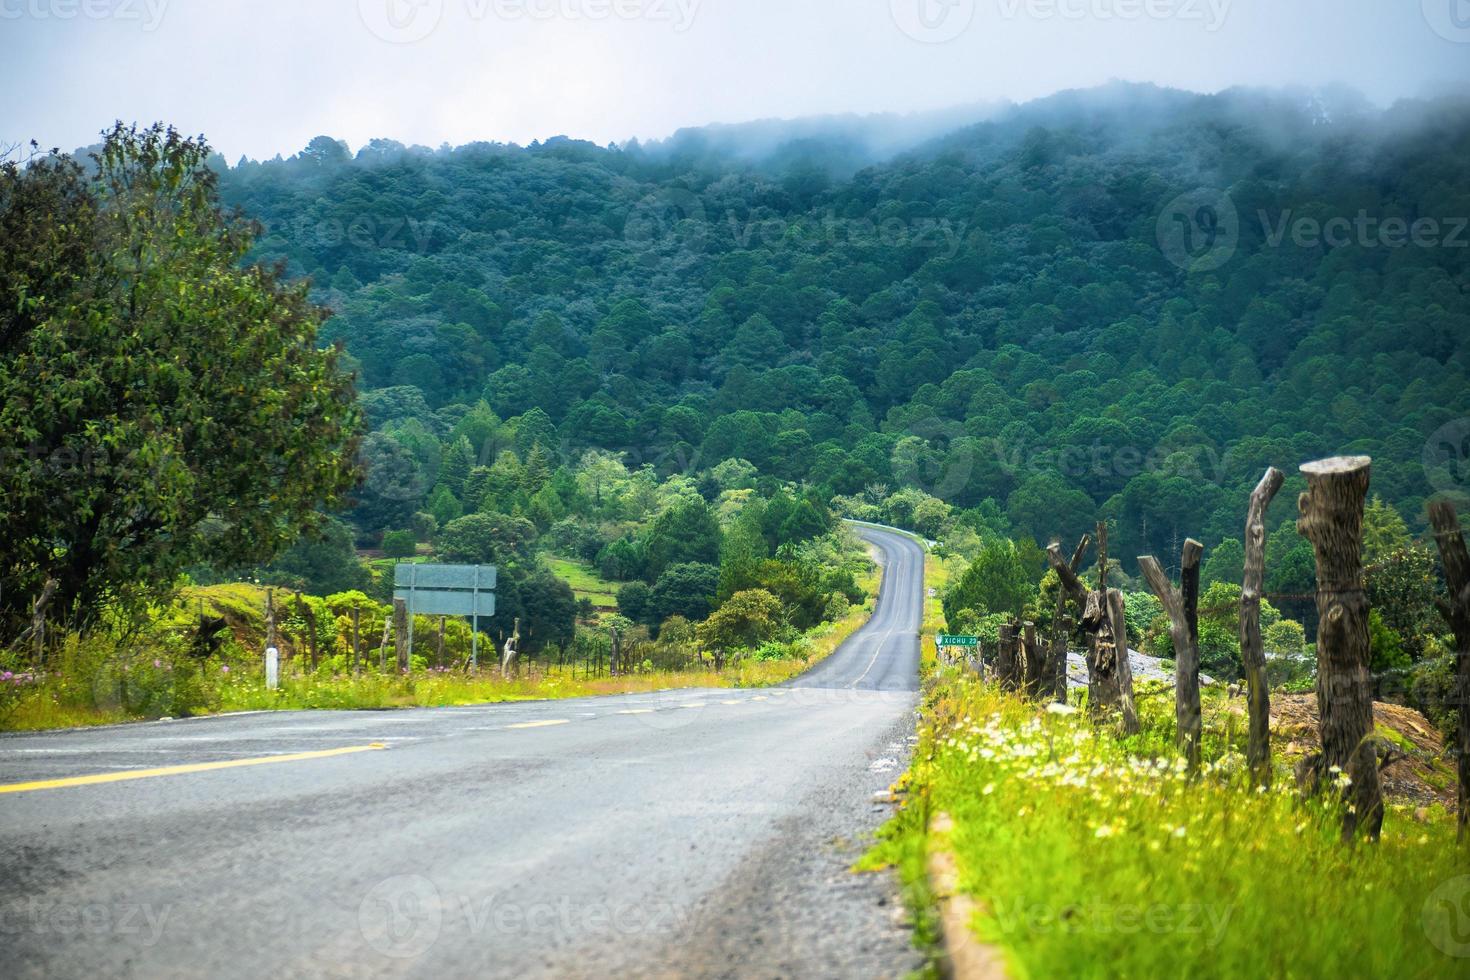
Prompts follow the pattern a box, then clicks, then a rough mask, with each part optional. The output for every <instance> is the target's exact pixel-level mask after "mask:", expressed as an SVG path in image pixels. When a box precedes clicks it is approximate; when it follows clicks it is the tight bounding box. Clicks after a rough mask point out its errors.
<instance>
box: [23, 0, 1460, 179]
mask: <svg viewBox="0 0 1470 980" xmlns="http://www.w3.org/2000/svg"><path fill="white" fill-rule="evenodd" d="M0 64H3V65H4V66H5V67H6V80H7V84H8V86H9V91H8V93H7V96H6V98H5V100H4V102H3V104H0V143H3V142H16V141H20V140H29V139H32V138H34V139H36V140H38V141H39V142H40V143H41V144H42V145H43V146H44V147H50V146H60V147H61V148H62V149H67V150H69V149H73V148H75V147H77V146H81V145H85V144H89V143H92V142H94V141H95V140H96V136H97V133H98V131H99V130H100V129H102V128H103V127H104V126H105V125H106V124H107V123H109V122H110V121H111V120H113V119H117V118H121V119H124V120H126V121H139V122H150V121H154V120H163V121H167V122H170V123H173V124H174V125H176V126H178V127H179V128H181V129H183V130H185V131H187V132H190V133H200V132H202V133H204V134H205V135H207V136H208V137H209V138H210V140H211V142H212V143H213V144H214V145H215V146H216V147H218V148H219V149H220V150H221V151H222V152H224V153H225V154H226V155H227V156H228V157H229V158H230V159H231V160H233V159H235V158H237V157H238V156H240V155H241V154H246V155H249V156H252V157H269V156H273V155H275V154H276V153H282V154H284V155H290V154H291V153H294V152H295V151H297V150H299V149H300V148H301V147H302V146H304V145H305V144H306V143H307V141H308V140H309V139H310V138H311V137H313V136H315V135H318V134H323V133H325V134H328V135H332V136H336V137H339V138H341V139H345V140H346V141H347V142H348V143H349V144H351V145H352V147H353V148H354V149H356V148H357V147H359V146H361V145H362V144H363V143H364V142H366V141H367V140H368V139H370V138H373V137H379V136H382V137H390V138H393V139H398V140H401V141H403V142H405V143H423V144H426V145H430V146H437V145H438V144H440V143H443V142H446V141H447V142H449V143H453V144H460V143H466V142H470V141H473V140H500V141H504V142H518V143H526V142H529V141H531V140H533V139H537V138H544V137H547V136H554V135H558V134H566V135H571V136H577V137H582V138H585V139H591V140H595V141H597V142H599V143H606V142H609V141H612V140H623V139H626V138H628V137H630V136H638V137H641V138H649V137H659V136H665V135H668V134H669V133H671V132H672V131H674V130H675V129H678V128H679V127H681V126H694V125H702V124H705V123H709V122H738V121H743V120H748V119H758V118H767V117H773V116H777V117H795V116H803V115H811V114H816V113H830V112H861V113H867V112H879V111H899V112H906V111H913V110H922V109H932V108H939V107H943V106H950V105H957V104H966V103H972V102H980V101H989V100H994V99H1012V100H1016V101H1023V100H1026V99H1030V98H1035V97H1037V96H1041V95H1046V94H1049V93H1051V92H1055V91H1057V90H1059V89H1064V88H1075V87H1079V86H1089V85H1095V84H1100V83H1103V82H1106V81H1108V80H1109V79H1113V78H1119V79H1127V80H1131V81H1152V82H1157V83H1159V84H1163V85H1170V86H1174V87H1178V88H1186V89H1192V90H1196V91H1217V90H1219V89H1221V88H1226V87H1229V86H1231V85H1239V84H1247V85H1293V84H1295V85H1311V86H1315V85H1323V84H1326V83H1330V82H1343V83H1347V84H1349V85H1352V86H1354V87H1356V88H1358V89H1359V90H1361V91H1362V92H1363V93H1364V94H1366V95H1367V96H1368V97H1369V98H1371V99H1372V100H1374V101H1375V102H1378V103H1388V102H1391V101H1392V100H1394V99H1395V98H1398V97H1401V96H1413V95H1419V94H1425V93H1426V92H1434V91H1440V90H1443V89H1444V88H1446V87H1451V86H1453V87H1459V88H1466V87H1470V0H0Z"/></svg>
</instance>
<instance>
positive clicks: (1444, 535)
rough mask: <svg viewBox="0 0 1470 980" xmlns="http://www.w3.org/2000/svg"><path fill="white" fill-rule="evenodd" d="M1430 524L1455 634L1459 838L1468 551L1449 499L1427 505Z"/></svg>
mask: <svg viewBox="0 0 1470 980" xmlns="http://www.w3.org/2000/svg"><path fill="white" fill-rule="evenodd" d="M1429 523H1430V526H1432V527H1433V528H1434V540H1435V542H1436V543H1437V544H1438V545H1439V555H1440V559H1441V561H1442V562H1443V564H1444V577H1445V584H1446V585H1447V586H1448V587H1449V599H1448V601H1439V602H1438V605H1439V611H1440V615H1442V616H1443V617H1444V619H1445V622H1447V623H1448V624H1449V626H1450V629H1451V630H1452V631H1453V632H1454V634H1455V710H1456V711H1457V712H1458V719H1459V726H1458V728H1459V732H1458V736H1457V747H1458V754H1459V772H1460V798H1459V802H1460V806H1459V811H1460V812H1459V839H1460V841H1461V842H1462V843H1463V842H1464V841H1465V840H1466V837H1467V834H1470V552H1467V551H1466V549H1465V537H1464V535H1463V534H1461V533H1460V517H1459V515H1458V514H1457V513H1455V505H1454V504H1452V503H1450V502H1449V501H1448V500H1436V501H1433V502H1431V503H1430V505H1429Z"/></svg>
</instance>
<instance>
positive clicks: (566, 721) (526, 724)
mask: <svg viewBox="0 0 1470 980" xmlns="http://www.w3.org/2000/svg"><path fill="white" fill-rule="evenodd" d="M571 723H572V722H571V719H570V718H557V719H555V720H552V721H523V722H521V723H520V724H519V725H506V726H505V727H506V728H507V729H508V730H515V729H517V728H550V727H551V726H553V725H570V724H571Z"/></svg>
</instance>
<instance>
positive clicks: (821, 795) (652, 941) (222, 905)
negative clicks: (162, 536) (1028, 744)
mask: <svg viewBox="0 0 1470 980" xmlns="http://www.w3.org/2000/svg"><path fill="white" fill-rule="evenodd" d="M860 533H861V534H862V535H863V536H864V537H865V538H867V539H868V540H869V541H870V542H872V544H873V545H874V546H875V548H876V549H877V550H878V551H879V552H880V554H881V557H882V561H883V563H884V565H885V575H884V583H883V589H882V596H881V599H880V601H879V603H878V608H877V611H876V613H875V615H874V617H873V619H872V620H871V621H870V622H869V623H868V624H867V625H866V626H865V627H864V628H863V629H862V630H860V631H859V632H858V633H857V634H855V635H854V636H853V637H852V638H851V639H850V640H849V641H848V642H847V643H846V644H844V645H843V646H842V647H841V648H840V649H839V650H838V651H837V652H836V653H835V654H833V656H832V657H831V658H829V659H828V660H827V661H826V662H824V663H823V664H821V665H819V666H818V667H817V668H816V669H814V670H813V671H811V672H810V673H808V674H807V675H806V676H804V677H802V678H800V679H798V680H797V681H795V682H794V683H792V684H790V685H788V686H787V687H785V688H780V689H775V690H770V691H765V692H759V691H729V690H684V691H668V692H661V693H658V694H652V695H625V696H617V697H608V698H591V699H579V700H572V701H554V702H535V703H523V704H504V705H490V706H483V707H466V708H446V709H425V710H408V711H394V712H291V713H269V714H253V715H232V716H226V717H218V718H206V719H193V720H184V721H174V722H159V723H152V724H140V725H128V726H119V727H116V728H110V729H106V730H95V731H72V732H60V733H50V734H41V735H25V736H7V737H0V944H3V946H4V949H5V952H4V960H5V967H4V974H5V975H6V976H8V977H18V976H34V977H41V976H45V977H83V976H109V977H110V976H150V977H153V976H183V977H192V976H210V977H215V976H223V977H255V976H261V975H267V974H270V975H276V974H280V975H286V976H343V977H346V976H353V977H356V976H412V977H420V976H421V977H435V978H440V977H461V976H465V977H468V976H474V977H518V978H519V977H542V976H545V977H607V976H621V975H637V976H654V977H665V976H667V977H676V976H710V977H754V976H759V977H777V976H790V977H828V976H830V977H883V976H902V975H904V974H906V973H907V972H909V971H910V970H912V969H914V968H915V967H916V966H917V965H918V960H917V957H916V955H915V954H914V953H913V952H912V950H911V949H910V947H909V934H908V931H907V929H906V928H904V926H903V925H902V924H901V922H899V920H898V911H897V903H896V899H895V896H894V894H893V886H892V883H891V882H890V881H889V880H888V879H887V878H886V877H883V876H874V875H863V876H858V875H853V874H850V873H849V872H848V871H847V868H848V866H849V865H850V864H851V862H852V861H853V860H854V859H855V858H856V857H857V856H858V855H859V854H861V852H862V850H863V847H864V844H863V839H864V836H865V835H866V834H867V833H868V832H869V831H871V829H872V828H873V827H874V826H876V824H877V823H879V822H880V821H881V820H882V819H883V818H884V815H885V813H886V810H887V807H886V805H883V804H880V803H876V802H875V801H874V796H875V794H878V793H880V792H881V791H882V790H883V789H884V788H886V787H887V785H888V784H889V783H890V782H892V780H893V778H894V777H895V776H896V775H897V774H898V772H899V771H901V769H902V767H903V765H904V764H905V758H906V753H907V746H908V742H909V736H910V732H911V731H912V728H913V708H914V702H915V697H916V696H915V694H914V693H913V692H914V689H915V688H916V686H917V660H918V641H917V635H916V634H917V630H918V628H919V625H920V620H921V616H922V602H923V598H922V597H923V556H922V552H921V551H920V549H919V548H918V546H917V545H916V544H914V543H913V542H912V541H910V540H909V539H907V538H905V537H902V536H900V535H896V534H892V533H888V532H884V531H879V530H876V529H868V528H862V529H860ZM283 755H292V756H296V758H288V759H284V760H283V759H281V758H280V757H281V756H283ZM262 759H264V760H267V761H265V762H263V763H262V762H259V761H258V760H262ZM219 763H230V764H231V765H230V766H229V767H220V766H219ZM184 765H192V766H196V767H197V769H196V771H189V772H179V771H178V770H177V768H176V767H179V766H184ZM156 769H162V770H164V771H161V772H157V773H155V774H152V775H146V776H142V777H141V778H131V779H128V780H126V781H116V782H106V781H102V782H97V781H92V782H86V783H84V784H81V785H75V784H64V785H62V786H59V787H47V786H44V785H42V786H32V787H28V788H23V789H22V790H20V791H5V789H6V786H15V785H16V784H22V783H27V782H33V781H46V780H63V781H65V780H68V779H72V778H74V777H92V776H99V775H105V774H125V773H131V774H137V773H140V772H146V771H149V770H156Z"/></svg>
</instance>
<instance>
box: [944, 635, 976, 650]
mask: <svg viewBox="0 0 1470 980" xmlns="http://www.w3.org/2000/svg"><path fill="white" fill-rule="evenodd" d="M934 645H935V646H939V647H978V646H979V645H980V637H978V636H949V635H948V634H945V633H940V634H939V635H938V636H936V637H935V638H934Z"/></svg>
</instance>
